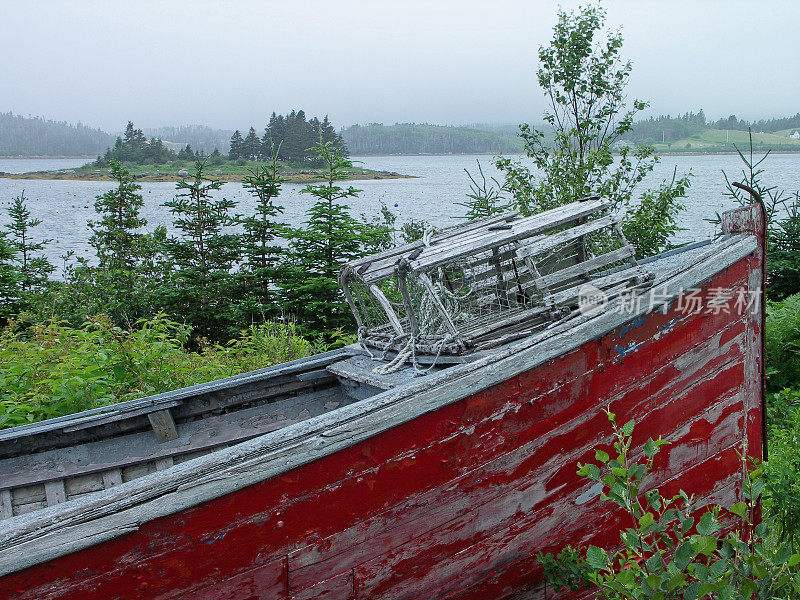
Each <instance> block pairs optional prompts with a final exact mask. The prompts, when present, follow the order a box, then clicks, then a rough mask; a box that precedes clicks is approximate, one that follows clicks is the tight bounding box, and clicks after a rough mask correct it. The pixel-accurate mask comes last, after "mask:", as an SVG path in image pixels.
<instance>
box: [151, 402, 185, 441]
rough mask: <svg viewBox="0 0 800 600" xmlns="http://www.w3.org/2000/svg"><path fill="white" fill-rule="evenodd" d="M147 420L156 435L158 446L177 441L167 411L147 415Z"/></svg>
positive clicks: (173, 422)
mask: <svg viewBox="0 0 800 600" xmlns="http://www.w3.org/2000/svg"><path fill="white" fill-rule="evenodd" d="M147 418H148V420H149V421H150V425H151V426H152V427H153V433H155V434H156V439H157V440H158V443H159V444H163V443H164V442H169V441H171V440H175V439H178V430H177V428H176V427H175V421H174V419H173V418H172V413H170V412H169V409H164V410H157V411H155V412H151V413H147Z"/></svg>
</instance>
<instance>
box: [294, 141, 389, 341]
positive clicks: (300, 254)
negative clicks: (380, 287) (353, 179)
mask: <svg viewBox="0 0 800 600" xmlns="http://www.w3.org/2000/svg"><path fill="white" fill-rule="evenodd" d="M314 150H315V152H316V154H317V156H318V157H319V159H320V160H321V161H322V162H323V163H324V165H325V179H326V181H325V183H323V184H321V185H308V186H306V188H305V189H303V190H301V191H302V192H303V193H305V194H310V195H311V196H313V197H314V198H315V199H316V202H315V203H314V205H313V206H312V207H311V208H309V209H308V210H307V211H306V215H307V216H308V220H307V221H306V223H305V227H302V228H298V229H289V230H288V233H287V237H288V238H289V240H290V256H289V260H288V261H287V262H288V266H287V274H286V276H285V277H284V278H283V281H282V286H283V293H284V296H285V298H286V307H287V309H288V310H289V312H290V313H291V314H292V315H293V317H294V318H296V319H297V321H298V325H299V327H300V329H301V330H302V331H304V332H306V333H321V334H323V335H324V336H325V337H326V338H327V339H328V340H329V341H330V340H332V339H333V338H335V337H336V332H337V330H348V329H352V325H353V324H352V316H351V315H350V310H349V308H348V306H347V304H346V303H345V301H344V298H343V295H342V292H341V290H340V288H339V283H338V274H339V269H340V268H341V267H342V265H343V264H344V263H345V262H347V261H350V260H353V259H355V258H358V257H359V256H362V255H363V254H364V252H365V248H368V247H374V246H375V245H376V244H378V243H380V242H379V241H378V240H377V238H379V237H380V236H381V235H385V232H380V231H378V230H377V229H376V228H374V227H369V226H367V225H366V224H365V223H363V222H361V221H358V220H356V219H355V218H353V216H352V215H351V214H350V208H349V207H348V206H347V204H344V201H346V200H347V199H348V198H355V197H356V196H357V195H358V192H359V191H360V190H357V189H355V188H353V187H352V186H348V187H346V188H344V187H340V186H338V185H336V182H337V181H341V180H343V179H346V178H347V176H348V169H350V168H351V167H352V163H351V162H350V161H349V160H347V159H346V158H345V157H343V156H342V154H341V151H340V150H339V149H338V148H336V146H335V145H334V144H333V143H332V142H323V141H322V140H320V141H319V142H317V144H316V145H315V147H314Z"/></svg>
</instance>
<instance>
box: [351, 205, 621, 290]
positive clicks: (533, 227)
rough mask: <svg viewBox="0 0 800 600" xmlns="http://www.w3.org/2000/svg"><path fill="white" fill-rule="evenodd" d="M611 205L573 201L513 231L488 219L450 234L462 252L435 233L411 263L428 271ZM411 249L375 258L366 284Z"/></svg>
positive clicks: (391, 268)
mask: <svg viewBox="0 0 800 600" xmlns="http://www.w3.org/2000/svg"><path fill="white" fill-rule="evenodd" d="M608 208H609V204H608V202H606V201H603V200H595V201H590V202H586V203H581V204H569V205H565V206H561V207H558V208H555V209H552V210H550V211H545V212H543V213H539V214H538V215H533V216H530V217H524V218H520V219H517V220H515V221H513V222H512V228H511V229H510V230H504V231H490V230H489V227H490V226H491V224H494V223H496V222H499V219H497V220H494V221H492V223H491V224H490V223H489V222H484V223H482V224H479V226H478V227H476V228H474V229H473V230H472V231H470V232H468V233H465V232H464V231H463V230H462V231H459V232H453V233H451V234H449V235H448V238H449V237H454V236H455V235H458V247H459V248H460V251H459V250H454V249H453V245H452V244H448V243H444V240H445V239H448V238H437V237H436V236H434V238H433V240H432V243H431V246H430V247H425V246H422V245H420V244H416V245H413V249H418V248H422V253H421V254H420V255H419V256H417V258H415V259H413V260H410V261H409V262H410V263H411V265H412V266H413V267H414V269H413V270H414V271H415V272H416V271H422V270H427V269H430V268H432V267H434V266H437V265H439V264H442V263H443V262H446V261H447V260H450V259H452V258H454V257H457V256H460V255H467V254H470V253H472V252H474V250H475V249H476V248H482V249H485V248H491V247H497V246H502V245H504V244H508V243H511V242H514V241H517V240H519V239H522V238H526V237H532V236H535V235H542V234H544V233H545V232H547V231H550V230H553V229H557V228H559V227H562V226H563V225H565V224H567V223H569V222H570V221H574V220H575V219H576V218H578V217H582V216H589V215H592V214H595V213H598V212H600V211H603V210H608ZM543 237H546V236H543ZM411 250H412V246H409V247H408V249H407V250H406V248H405V247H402V248H400V249H398V252H396V253H395V254H393V255H392V257H391V258H386V259H379V260H376V261H373V262H372V264H371V265H370V267H369V268H368V269H367V271H366V272H365V273H364V274H363V275H362V277H363V279H364V281H365V282H366V283H375V282H377V281H380V280H381V279H384V278H386V277H388V276H391V275H392V274H393V272H394V268H395V263H396V262H397V259H396V258H395V257H396V256H399V255H400V254H402V253H404V252H409V253H410V251H411ZM349 264H350V265H351V266H352V267H353V268H354V269H355V268H356V267H357V266H358V264H363V263H358V264H357V263H355V262H354V263H349Z"/></svg>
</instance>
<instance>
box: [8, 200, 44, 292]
mask: <svg viewBox="0 0 800 600" xmlns="http://www.w3.org/2000/svg"><path fill="white" fill-rule="evenodd" d="M25 200H26V198H25V191H24V190H23V191H22V193H21V194H20V195H19V196H17V197H16V198H14V200H12V203H11V206H10V207H9V209H8V216H9V217H10V218H11V223H10V224H9V225H7V229H8V230H9V233H10V234H11V239H10V240H8V243H9V244H10V246H11V248H12V250H13V251H14V253H15V259H16V261H17V263H18V268H19V275H20V285H21V288H22V292H23V294H25V293H29V292H39V291H42V290H43V289H44V287H45V285H46V283H47V276H48V275H49V274H50V273H52V272H53V270H54V269H55V267H53V265H51V264H50V263H49V262H48V260H47V258H46V257H45V256H43V255H41V254H37V253H38V252H41V251H42V250H43V249H44V247H45V246H46V245H47V244H48V243H49V242H51V241H52V240H42V241H40V242H34V241H33V240H32V239H31V229H33V228H34V227H37V226H39V225H41V223H42V221H41V220H40V219H32V218H31V213H30V211H29V210H28V207H27V206H26V204H25Z"/></svg>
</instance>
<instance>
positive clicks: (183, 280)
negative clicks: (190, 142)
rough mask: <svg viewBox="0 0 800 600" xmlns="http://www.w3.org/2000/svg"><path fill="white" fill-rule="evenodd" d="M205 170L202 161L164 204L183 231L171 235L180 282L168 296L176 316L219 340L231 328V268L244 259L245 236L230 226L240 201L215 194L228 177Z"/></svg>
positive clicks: (170, 249)
mask: <svg viewBox="0 0 800 600" xmlns="http://www.w3.org/2000/svg"><path fill="white" fill-rule="evenodd" d="M205 169H206V165H205V162H203V161H198V162H197V163H196V164H195V168H194V170H193V172H192V173H190V174H189V177H188V178H185V179H183V180H181V181H179V182H178V183H177V185H176V190H177V191H178V194H176V196H175V198H174V199H173V200H170V201H168V202H165V203H164V206H166V207H167V208H169V209H170V211H171V212H172V214H173V216H174V220H173V225H174V227H175V229H177V230H178V231H179V232H180V236H179V237H173V238H169V239H168V240H166V248H167V251H168V253H169V256H170V258H171V260H172V262H173V263H174V265H175V272H174V276H175V279H176V281H175V285H174V286H170V287H169V288H167V289H166V290H164V294H163V295H164V301H165V303H167V304H168V305H169V306H170V307H171V309H172V310H173V312H174V313H175V315H176V317H178V318H181V317H182V318H184V319H186V320H187V321H188V322H189V323H190V324H191V325H192V326H193V327H194V330H195V333H196V334H198V335H200V336H204V337H207V338H210V339H215V340H216V339H222V338H224V337H225V336H227V335H228V334H229V333H231V331H230V327H231V326H232V324H233V322H232V311H233V305H234V301H235V298H234V297H233V292H234V285H233V282H232V276H231V271H232V269H233V267H234V265H235V264H236V262H237V260H238V258H239V250H238V246H239V239H238V236H237V235H235V234H232V233H227V232H226V231H225V228H226V227H229V226H231V225H234V219H233V218H232V217H231V215H230V211H231V210H232V209H233V208H234V207H235V206H236V203H235V202H233V201H232V200H228V199H226V198H222V199H221V200H218V199H214V198H213V197H212V194H213V192H215V191H217V190H219V189H220V188H221V187H222V185H223V182H222V181H221V180H219V179H213V178H210V177H207V176H206V174H205Z"/></svg>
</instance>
